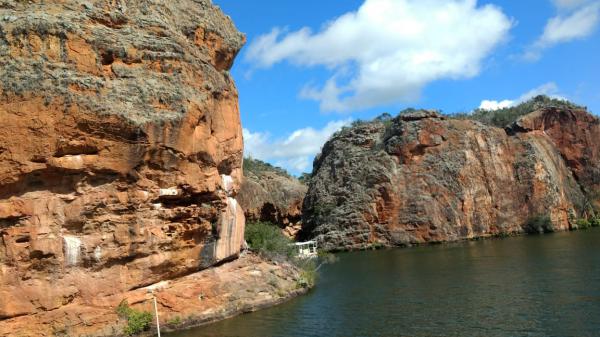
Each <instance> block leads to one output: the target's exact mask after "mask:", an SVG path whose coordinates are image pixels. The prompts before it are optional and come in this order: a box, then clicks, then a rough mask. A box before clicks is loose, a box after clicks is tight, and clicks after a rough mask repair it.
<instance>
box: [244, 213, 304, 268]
mask: <svg viewBox="0 0 600 337" xmlns="http://www.w3.org/2000/svg"><path fill="white" fill-rule="evenodd" d="M245 239H246V242H248V245H249V246H250V249H251V250H253V251H255V252H257V253H259V254H261V255H263V256H265V257H268V258H271V259H274V258H291V257H292V256H294V247H293V246H291V243H292V241H291V240H290V239H288V238H287V237H286V236H285V235H283V233H281V229H279V227H277V226H275V225H274V224H271V223H268V222H260V221H259V222H250V223H247V224H246V233H245Z"/></svg>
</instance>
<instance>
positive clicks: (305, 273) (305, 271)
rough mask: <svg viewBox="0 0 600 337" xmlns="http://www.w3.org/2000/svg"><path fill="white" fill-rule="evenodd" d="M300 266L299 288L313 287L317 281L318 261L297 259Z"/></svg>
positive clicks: (297, 285)
mask: <svg viewBox="0 0 600 337" xmlns="http://www.w3.org/2000/svg"><path fill="white" fill-rule="evenodd" d="M295 264H296V265H297V266H298V267H300V270H301V271H300V278H299V279H298V281H297V283H296V287H297V288H312V287H314V286H315V284H316V282H317V275H318V274H317V271H318V267H317V263H316V262H315V260H312V259H304V260H296V263H295Z"/></svg>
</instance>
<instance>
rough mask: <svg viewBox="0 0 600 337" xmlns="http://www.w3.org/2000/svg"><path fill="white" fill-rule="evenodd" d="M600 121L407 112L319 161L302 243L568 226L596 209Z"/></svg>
mask: <svg viewBox="0 0 600 337" xmlns="http://www.w3.org/2000/svg"><path fill="white" fill-rule="evenodd" d="M599 132H600V127H599V121H598V118H596V117H594V116H592V115H590V114H589V113H587V112H586V111H585V110H583V109H566V108H557V107H546V108H542V109H540V110H537V111H535V112H532V113H531V114H528V115H525V116H523V117H521V118H520V119H519V120H518V121H517V122H516V123H514V124H513V125H512V126H511V127H508V128H506V129H503V128H498V127H493V126H488V125H484V124H482V123H480V122H477V121H473V120H468V119H457V118H448V117H445V116H442V115H440V114H438V113H436V112H434V111H410V112H408V113H403V114H400V115H399V116H398V117H396V118H394V119H388V120H376V121H373V122H368V123H358V125H356V126H354V127H352V128H349V129H345V130H342V131H340V132H338V133H337V134H336V135H334V136H333V137H332V139H330V140H329V141H328V142H327V143H326V144H325V146H324V148H323V150H322V153H321V154H320V155H319V156H318V157H317V158H316V159H315V162H314V171H313V177H312V178H311V183H310V186H309V190H308V193H307V196H306V198H305V201H304V206H303V212H304V224H303V235H304V236H307V237H316V238H317V239H318V240H319V241H320V242H321V246H322V247H324V248H325V249H359V248H365V247H369V246H378V245H384V246H397V245H411V244H418V243H427V242H442V241H454V240H461V239H469V238H477V237H485V236H494V235H506V234H511V233H522V232H538V231H556V230H567V229H570V228H571V227H572V226H573V225H574V220H575V219H576V218H577V217H578V216H580V215H581V214H582V213H583V212H585V208H586V204H587V203H588V201H592V202H597V201H598V193H597V192H598V181H599V179H600V175H599V171H598V156H599V155H600V148H599V147H598V145H597V141H596V142H595V141H594V140H597V139H600V138H598V136H599Z"/></svg>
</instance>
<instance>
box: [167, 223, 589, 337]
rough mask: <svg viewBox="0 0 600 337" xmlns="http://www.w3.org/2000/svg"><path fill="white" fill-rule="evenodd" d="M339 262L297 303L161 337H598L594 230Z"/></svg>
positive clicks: (352, 256) (348, 256)
mask: <svg viewBox="0 0 600 337" xmlns="http://www.w3.org/2000/svg"><path fill="white" fill-rule="evenodd" d="M339 257H340V261H339V262H338V263H336V264H334V265H329V266H326V267H325V268H323V269H322V272H321V275H320V279H319V281H318V285H317V287H316V288H315V289H314V290H313V291H311V292H310V293H309V294H307V295H305V296H302V297H299V298H297V299H294V300H292V301H290V302H288V303H286V304H283V305H280V306H276V307H273V308H270V309H266V310H262V311H258V312H255V313H251V314H246V315H241V316H238V317H236V318H232V319H229V320H225V321H221V322H218V323H215V324H212V325H208V326H205V327H201V328H197V329H194V330H189V331H184V332H179V333H175V334H170V335H168V336H169V337H225V336H227V337H233V336H236V337H238V336H239V337H246V336H253V337H254V336H416V337H420V336H486V337H489V336H578V337H584V336H600V229H594V230H588V231H580V232H572V233H558V234H547V235H540V236H528V237H517V238H508V239H502V240H484V241H476V242H463V243H459V244H451V245H439V246H428V247H417V248H408V249H394V250H385V251H370V252H356V253H345V254H340V255H339Z"/></svg>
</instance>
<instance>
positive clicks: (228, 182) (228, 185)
mask: <svg viewBox="0 0 600 337" xmlns="http://www.w3.org/2000/svg"><path fill="white" fill-rule="evenodd" d="M221 185H222V187H223V190H224V191H225V192H227V195H231V192H232V189H233V178H232V177H231V176H230V175H227V174H221Z"/></svg>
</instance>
